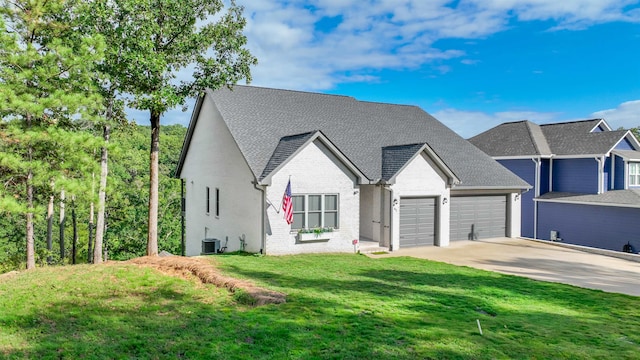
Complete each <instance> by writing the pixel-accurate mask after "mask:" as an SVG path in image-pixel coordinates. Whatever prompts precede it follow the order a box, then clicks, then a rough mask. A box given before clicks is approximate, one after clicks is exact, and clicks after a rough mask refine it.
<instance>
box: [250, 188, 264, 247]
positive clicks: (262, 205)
mask: <svg viewBox="0 0 640 360" xmlns="http://www.w3.org/2000/svg"><path fill="white" fill-rule="evenodd" d="M251 183H252V184H253V187H254V188H255V189H256V190H258V191H260V193H261V202H260V208H261V209H260V218H261V220H260V227H261V231H260V233H261V237H262V239H261V244H260V254H266V253H267V249H266V244H267V235H266V233H265V227H266V225H265V223H264V222H265V217H266V216H267V209H266V207H265V204H266V202H267V200H266V197H267V195H266V194H265V189H264V187H260V185H259V184H258V179H255V178H254V181H252V182H251Z"/></svg>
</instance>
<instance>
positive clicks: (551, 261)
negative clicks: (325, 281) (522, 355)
mask: <svg viewBox="0 0 640 360" xmlns="http://www.w3.org/2000/svg"><path fill="white" fill-rule="evenodd" d="M369 256H371V257H373V258H380V257H392V256H412V257H416V258H421V259H429V260H434V261H440V262H445V263H449V264H454V265H460V266H469V267H473V268H478V269H484V270H489V271H496V272H500V273H504V274H511V275H518V276H524V277H528V278H531V279H536V280H543V281H551V282H559V283H564V284H570V285H575V286H580V287H584V288H590V289H599V290H603V291H607V292H616V293H623V294H629V295H635V296H640V263H638V262H634V261H629V260H623V259H619V258H614V257H610V256H605V255H598V254H592V253H587V252H583V251H579V250H574V249H569V248H564V247H560V246H555V245H551V244H546V243H541V242H537V241H531V240H524V239H509V238H496V239H484V240H475V241H456V242H452V243H451V245H450V246H449V247H434V246H429V247H417V248H408V249H400V250H397V251H394V252H392V253H389V254H384V255H369Z"/></svg>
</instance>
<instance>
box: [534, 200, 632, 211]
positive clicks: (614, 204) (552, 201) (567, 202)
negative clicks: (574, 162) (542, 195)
mask: <svg viewBox="0 0 640 360" xmlns="http://www.w3.org/2000/svg"><path fill="white" fill-rule="evenodd" d="M533 201H540V202H549V203H559V204H576V205H595V206H613V207H624V208H634V209H640V205H634V204H617V203H607V202H591V201H579V200H578V201H575V200H564V199H533Z"/></svg>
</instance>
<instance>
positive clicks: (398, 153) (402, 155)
mask: <svg viewBox="0 0 640 360" xmlns="http://www.w3.org/2000/svg"><path fill="white" fill-rule="evenodd" d="M422 152H425V153H426V154H427V156H429V158H430V159H431V160H432V161H433V162H434V163H435V164H436V165H437V166H438V168H439V169H440V171H442V172H443V173H444V174H445V175H446V176H447V179H448V183H449V184H450V185H452V184H458V183H460V179H458V177H457V176H456V174H454V173H453V171H451V169H450V168H449V167H447V165H446V164H445V163H444V162H443V161H442V159H440V157H439V156H438V155H437V154H436V153H435V151H433V149H431V147H429V145H428V144H410V145H398V146H387V147H384V148H382V180H384V181H387V182H394V179H395V177H396V176H397V175H398V174H399V173H400V172H402V170H403V169H404V168H405V167H406V166H407V165H408V164H409V163H410V162H411V161H412V160H413V159H415V158H416V157H417V156H418V155H419V154H421V153H422Z"/></svg>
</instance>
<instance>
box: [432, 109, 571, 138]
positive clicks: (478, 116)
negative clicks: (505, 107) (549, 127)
mask: <svg viewBox="0 0 640 360" xmlns="http://www.w3.org/2000/svg"><path fill="white" fill-rule="evenodd" d="M431 115H433V116H434V117H435V118H436V119H438V120H440V121H441V122H442V123H444V124H445V125H447V126H448V127H449V128H451V130H453V131H455V132H456V133H458V135H460V136H462V137H463V138H465V139H466V138H470V137H472V136H475V135H477V134H479V133H481V132H483V131H485V130H488V129H491V128H492V127H494V126H497V125H500V124H502V123H505V122H511V121H520V120H529V121H531V122H534V123H537V124H543V123H551V122H555V121H558V116H559V115H560V114H559V113H552V112H535V111H501V112H496V113H492V114H490V113H486V112H482V111H464V110H457V109H452V108H448V109H443V110H440V111H437V112H434V113H432V114H431Z"/></svg>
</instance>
